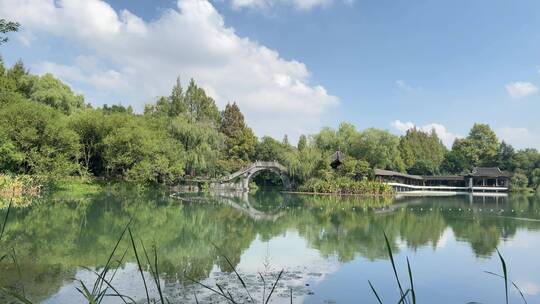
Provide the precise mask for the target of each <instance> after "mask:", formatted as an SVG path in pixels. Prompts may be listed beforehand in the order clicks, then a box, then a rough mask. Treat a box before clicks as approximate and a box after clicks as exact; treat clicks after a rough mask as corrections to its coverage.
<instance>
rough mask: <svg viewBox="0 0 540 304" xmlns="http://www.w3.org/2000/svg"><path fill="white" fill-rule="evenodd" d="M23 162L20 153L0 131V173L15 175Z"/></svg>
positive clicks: (22, 156)
mask: <svg viewBox="0 0 540 304" xmlns="http://www.w3.org/2000/svg"><path fill="white" fill-rule="evenodd" d="M23 160H24V154H23V153H21V152H20V151H19V150H18V149H17V147H16V146H15V144H14V143H13V142H12V141H11V139H10V138H9V136H8V135H7V134H5V131H4V130H0V172H2V173H16V172H18V171H19V166H20V165H21V163H22V162H23Z"/></svg>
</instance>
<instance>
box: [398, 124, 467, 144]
mask: <svg viewBox="0 0 540 304" xmlns="http://www.w3.org/2000/svg"><path fill="white" fill-rule="evenodd" d="M390 125H391V126H392V128H394V129H395V130H397V131H399V132H400V133H402V134H403V133H405V132H407V130H409V129H412V128H414V127H416V128H417V129H420V130H422V131H424V132H431V130H435V132H436V133H437V135H438V136H439V138H440V139H441V140H442V142H443V143H444V144H445V145H446V146H447V147H450V146H452V144H453V143H454V140H455V139H456V138H460V137H461V136H460V135H458V134H455V133H452V132H449V131H448V130H447V129H446V127H445V126H444V125H442V124H439V123H430V124H426V125H423V126H417V125H415V124H414V123H412V122H410V121H408V122H402V121H400V120H394V121H393V122H391V123H390Z"/></svg>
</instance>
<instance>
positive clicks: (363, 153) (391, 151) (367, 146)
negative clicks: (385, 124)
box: [351, 129, 405, 171]
mask: <svg viewBox="0 0 540 304" xmlns="http://www.w3.org/2000/svg"><path fill="white" fill-rule="evenodd" d="M351 155H352V156H353V157H355V158H356V159H363V160H366V161H367V162H368V163H369V164H370V166H371V167H372V168H379V169H388V170H395V171H405V163H404V162H403V159H402V158H401V154H400V152H399V137H398V136H396V135H393V134H391V133H390V132H388V131H385V130H378V129H366V130H364V131H363V132H362V133H360V135H359V137H358V139H357V140H356V141H354V142H353V145H352V147H351Z"/></svg>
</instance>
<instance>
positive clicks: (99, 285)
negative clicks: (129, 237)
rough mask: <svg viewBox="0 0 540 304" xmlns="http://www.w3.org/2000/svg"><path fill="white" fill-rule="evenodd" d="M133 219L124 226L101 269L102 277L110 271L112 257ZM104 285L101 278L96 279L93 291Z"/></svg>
mask: <svg viewBox="0 0 540 304" xmlns="http://www.w3.org/2000/svg"><path fill="white" fill-rule="evenodd" d="M132 221H133V217H132V218H131V219H129V222H128V223H127V225H126V226H125V227H124V230H122V233H121V234H120V237H119V238H118V240H117V241H116V244H115V245H114V248H113V250H112V251H111V254H110V255H109V258H108V259H107V263H105V266H104V267H103V270H102V271H101V275H100V277H103V278H104V277H105V275H106V274H107V272H108V271H109V266H110V263H111V260H112V258H113V256H114V254H115V253H116V249H117V248H118V245H119V244H120V242H121V241H122V239H123V238H124V235H125V234H126V231H127V229H128V228H129V226H130V225H131V222H132ZM102 287H103V282H101V280H100V279H98V280H96V282H95V283H94V287H93V288H92V293H96V291H97V290H101V288H102Z"/></svg>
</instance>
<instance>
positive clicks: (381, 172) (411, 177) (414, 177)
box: [374, 169, 422, 180]
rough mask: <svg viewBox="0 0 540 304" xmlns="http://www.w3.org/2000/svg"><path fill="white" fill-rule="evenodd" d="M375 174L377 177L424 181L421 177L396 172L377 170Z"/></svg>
mask: <svg viewBox="0 0 540 304" xmlns="http://www.w3.org/2000/svg"><path fill="white" fill-rule="evenodd" d="M374 173H375V176H398V177H405V178H410V179H418V180H422V177H421V176H420V175H411V174H405V173H401V172H395V171H390V170H382V169H375V170H374Z"/></svg>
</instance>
